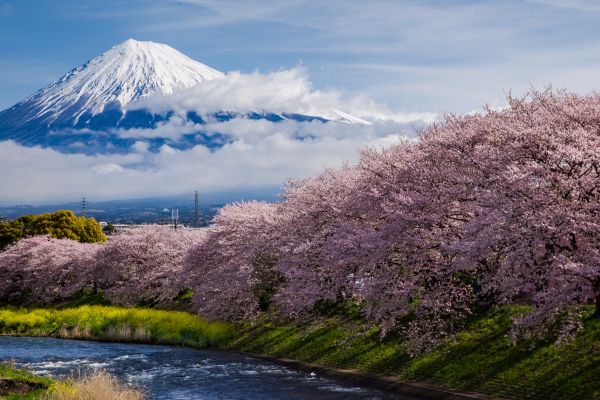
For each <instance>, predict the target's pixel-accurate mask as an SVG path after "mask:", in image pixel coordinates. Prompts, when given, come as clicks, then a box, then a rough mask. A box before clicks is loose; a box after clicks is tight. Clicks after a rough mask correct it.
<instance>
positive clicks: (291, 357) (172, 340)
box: [0, 306, 600, 400]
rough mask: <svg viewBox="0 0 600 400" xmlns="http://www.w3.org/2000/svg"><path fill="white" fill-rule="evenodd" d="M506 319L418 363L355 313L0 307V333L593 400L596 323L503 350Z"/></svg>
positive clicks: (469, 330)
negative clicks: (293, 315) (213, 352)
mask: <svg viewBox="0 0 600 400" xmlns="http://www.w3.org/2000/svg"><path fill="white" fill-rule="evenodd" d="M514 313H515V310H514V309H512V308H509V307H507V308H504V309H500V310H493V311H487V312H484V313H482V314H481V315H479V316H477V317H474V318H473V319H472V320H471V321H470V322H469V324H468V325H467V327H466V329H465V330H464V331H463V332H461V333H460V334H459V335H457V336H456V337H455V338H454V339H453V340H452V341H450V342H448V343H446V344H444V345H442V346H440V347H438V348H437V349H435V350H434V351H431V352H428V353H426V354H424V355H422V356H419V357H410V356H409V355H408V353H407V352H406V351H405V350H404V346H403V342H402V338H401V336H400V335H399V334H397V333H396V334H395V333H391V334H388V335H387V336H386V337H385V338H384V339H383V340H381V339H380V334H379V330H378V329H377V328H376V327H367V326H365V325H364V321H362V320H361V319H360V317H359V316H358V315H357V314H355V313H349V314H344V313H339V312H333V313H329V314H327V313H321V314H319V315H314V316H313V317H312V318H310V319H309V320H308V319H307V320H306V322H304V323H299V322H297V321H280V322H278V323H273V322H272V320H271V319H268V318H267V317H266V316H265V317H264V318H263V319H259V320H257V321H254V322H252V323H249V322H248V323H241V324H236V325H234V326H231V325H227V324H222V323H209V322H206V321H204V320H202V319H201V318H198V317H196V316H195V315H192V314H189V313H186V312H178V311H159V310H148V309H122V308H116V307H106V306H83V307H77V308H67V309H61V310H52V309H34V310H27V309H16V308H15V309H0V334H4V335H23V336H53V337H59V338H74V339H88V340H99V341H116V342H134V343H157V344H158V343H160V344H169V345H177V346H189V347H195V348H203V347H220V348H225V349H230V350H236V351H241V352H246V353H250V354H254V355H260V356H264V357H268V358H269V359H270V360H278V361H279V362H284V363H287V364H288V365H292V366H294V367H296V368H301V369H315V370H316V371H318V373H321V374H324V375H327V376H330V377H333V378H336V379H342V380H346V378H348V379H349V380H353V381H355V382H361V381H362V382H363V383H365V382H371V383H372V384H373V385H372V386H375V387H383V386H385V385H389V386H390V387H389V388H391V386H394V385H395V386H396V389H398V390H399V391H400V392H403V393H411V390H412V389H414V388H417V391H416V392H413V394H419V393H420V394H425V392H427V390H433V391H438V392H440V389H441V390H443V391H444V392H440V397H431V398H465V397H464V396H463V395H464V394H467V396H471V397H473V398H504V399H525V398H527V399H544V400H554V399H556V400H559V399H560V400H566V399H600V381H599V380H598V379H597V377H598V376H600V362H599V360H600V319H598V318H592V317H591V314H592V309H591V308H589V309H586V310H585V312H584V317H583V324H584V329H583V331H582V332H581V333H580V334H579V335H578V336H577V338H576V339H575V340H574V341H572V342H571V343H569V344H568V345H566V346H563V347H557V346H556V345H554V343H553V342H552V341H550V340H546V341H537V342H528V343H519V344H518V345H516V346H513V345H512V344H511V343H510V341H509V336H508V332H509V326H510V322H511V317H512V316H513V315H514ZM294 364H295V365H294ZM319 368H320V369H319ZM336 374H337V375H338V376H335V375H336ZM378 382H379V383H378ZM380 384H381V385H380ZM403 385H404V387H402V386H403ZM418 389H421V390H420V391H419V390H418ZM469 392H477V393H482V394H487V395H488V396H485V395H484V396H474V395H470V394H469ZM430 393H433V392H430ZM454 395H455V396H454ZM444 396H445V397H444ZM460 396H463V397H460Z"/></svg>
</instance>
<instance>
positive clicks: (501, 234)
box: [0, 91, 600, 351]
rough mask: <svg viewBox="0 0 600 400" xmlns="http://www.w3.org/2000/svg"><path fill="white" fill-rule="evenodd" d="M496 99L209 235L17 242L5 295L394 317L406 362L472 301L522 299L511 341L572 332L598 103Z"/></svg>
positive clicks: (582, 275)
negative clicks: (185, 301)
mask: <svg viewBox="0 0 600 400" xmlns="http://www.w3.org/2000/svg"><path fill="white" fill-rule="evenodd" d="M508 100H509V107H507V108H506V109H503V110H499V111H498V110H487V111H486V112H485V113H482V114H475V115H467V116H447V117H446V118H445V120H444V121H443V122H442V123H439V124H435V125H433V126H431V127H429V128H427V129H426V130H425V131H424V132H422V133H421V135H420V136H419V138H418V140H415V141H406V142H403V143H401V144H398V145H395V146H393V147H390V148H387V149H384V150H378V149H366V150H363V151H362V153H361V159H360V161H359V162H358V164H357V165H354V166H345V167H343V168H341V169H339V170H330V171H326V172H324V173H323V174H321V175H319V176H316V177H312V178H308V179H305V180H301V181H295V182H291V183H290V184H289V185H288V186H287V187H286V188H285V190H284V192H283V195H282V201H281V202H278V203H261V202H247V203H241V204H233V205H229V206H226V207H225V208H223V209H222V210H221V211H220V212H219V214H218V215H217V217H216V218H215V220H214V224H213V225H212V227H211V228H210V229H209V230H208V231H207V232H204V233H198V232H193V231H186V230H180V231H168V230H164V229H162V230H161V229H159V228H152V229H145V230H133V231H130V232H129V233H127V234H124V235H118V236H116V237H114V238H111V239H110V240H109V241H108V243H107V244H105V245H89V244H76V243H74V242H70V241H68V240H54V239H49V238H45V237H42V238H30V239H25V240H22V241H21V242H19V243H17V244H16V245H14V246H13V247H11V248H10V249H9V250H8V251H6V252H5V253H2V254H1V255H0V276H1V277H2V278H0V299H7V298H10V296H23V294H24V293H28V294H29V296H34V297H36V296H39V299H40V300H48V299H49V298H50V297H51V296H68V295H69V294H70V293H74V292H75V291H77V290H79V289H81V287H83V286H86V285H90V284H92V285H96V286H97V287H100V288H104V289H106V293H107V296H108V297H109V298H110V299H111V300H113V301H115V302H116V303H120V304H136V303H140V302H142V303H146V304H158V305H167V306H168V304H169V302H170V301H171V300H172V299H173V298H174V297H176V295H177V293H178V291H179V290H181V288H183V287H192V288H193V290H194V299H193V300H194V301H193V303H194V306H195V307H196V309H197V310H198V312H199V313H201V314H203V315H206V316H209V317H213V318H219V319H228V320H236V319H247V318H252V317H254V316H256V315H258V314H259V313H260V312H262V311H265V310H267V309H270V310H271V311H273V312H277V313H280V314H283V315H285V316H291V317H294V316H298V315H301V314H303V313H306V312H309V311H310V310H311V309H312V308H313V307H314V306H315V304H317V303H318V302H322V301H325V300H328V301H333V302H338V301H340V302H353V303H357V304H360V305H361V307H362V310H363V311H364V316H365V318H366V319H367V320H369V321H372V322H373V323H376V324H378V325H380V326H381V327H382V330H383V332H386V331H389V330H390V329H394V328H396V327H398V326H399V325H400V321H403V322H402V324H401V325H402V328H403V329H404V331H405V333H406V335H407V338H408V339H409V341H410V343H411V348H412V349H413V350H414V351H420V350H422V349H425V348H427V347H429V346H431V345H433V344H435V343H437V342H438V341H439V340H440V339H443V338H444V337H445V336H447V335H449V334H452V333H453V332H456V331H457V330H458V329H460V327H461V326H462V324H463V323H464V321H465V318H466V317H467V316H468V315H469V314H470V313H471V312H472V310H473V309H474V307H476V305H478V304H482V303H485V304H488V305H492V306H495V305H502V304H526V305H530V306H532V307H531V309H530V310H531V311H530V312H529V313H527V314H525V315H523V316H521V317H520V318H519V319H517V320H516V321H515V325H514V332H515V333H516V334H518V333H522V334H523V333H524V334H526V335H527V334H541V333H545V332H547V329H548V328H551V329H555V332H554V333H555V334H557V336H558V337H559V338H566V337H569V336H571V335H572V334H573V333H574V332H575V331H576V330H577V328H578V324H579V323H580V322H579V321H580V319H579V318H578V317H577V314H576V311H577V307H575V306H576V305H580V304H584V303H594V302H595V304H596V314H597V315H600V226H599V225H600V192H599V190H600V187H599V185H600V95H591V96H586V97H582V96H576V95H571V94H567V93H557V92H551V91H546V92H542V93H539V92H535V93H532V94H530V95H529V96H528V97H527V98H524V99H515V98H509V99H508ZM50 266H51V267H50ZM11 274H12V275H11ZM6 277H10V278H8V279H7V278H6Z"/></svg>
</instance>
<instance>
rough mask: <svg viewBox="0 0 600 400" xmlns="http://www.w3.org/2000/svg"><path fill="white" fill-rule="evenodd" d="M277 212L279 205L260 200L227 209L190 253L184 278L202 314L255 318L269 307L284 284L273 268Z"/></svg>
mask: <svg viewBox="0 0 600 400" xmlns="http://www.w3.org/2000/svg"><path fill="white" fill-rule="evenodd" d="M276 210H277V205H275V204H269V203H265V202H256V201H250V202H244V203H235V204H230V205H227V206H225V207H223V208H222V209H220V210H219V212H218V214H217V215H216V217H215V218H214V221H213V222H214V223H213V225H212V227H211V228H210V230H209V232H208V234H207V237H206V238H205V239H204V240H203V241H202V242H200V243H199V244H197V245H195V246H194V247H193V248H192V249H191V250H190V252H189V254H188V256H187V257H186V259H185V268H184V270H183V276H184V277H185V279H186V282H188V284H189V286H191V287H192V289H193V290H194V304H195V305H196V308H197V310H198V311H199V312H200V313H201V314H202V315H205V316H208V317H212V318H217V319H227V320H236V319H241V318H252V317H254V316H256V315H257V314H258V313H259V312H260V311H261V309H266V308H267V307H268V306H269V305H270V303H271V297H272V295H273V294H274V293H275V292H276V289H277V286H278V285H279V283H280V281H281V277H280V276H279V274H278V273H277V271H276V270H275V269H274V268H273V266H274V263H275V261H276V257H277V254H276V253H275V251H274V246H273V244H274V243H273V237H274V232H273V227H274V225H275V219H276Z"/></svg>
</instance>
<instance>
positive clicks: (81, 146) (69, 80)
mask: <svg viewBox="0 0 600 400" xmlns="http://www.w3.org/2000/svg"><path fill="white" fill-rule="evenodd" d="M238 75H239V73H238ZM255 75H256V74H254V75H249V76H250V78H249V79H250V80H252V79H254V78H256V76H255ZM231 76H232V75H231V74H229V75H227V77H226V75H225V74H224V73H222V72H220V71H217V70H216V69H213V68H211V67H209V66H207V65H204V64H202V63H200V62H197V61H195V60H192V59H191V58H189V57H187V56H185V55H184V54H182V53H180V52H179V51H177V50H175V49H173V48H172V47H170V46H167V45H165V44H159V43H154V42H140V41H136V40H133V39H129V40H126V41H125V42H123V43H121V44H119V45H116V46H114V47H112V48H111V49H110V50H108V51H107V52H105V53H104V54H102V55H101V56H99V57H96V58H94V59H92V60H90V61H88V62H87V63H86V64H84V65H82V66H80V67H77V68H75V69H73V70H72V71H70V72H69V73H67V74H66V75H64V76H63V77H62V78H60V79H59V80H57V81H56V82H54V83H52V84H50V85H48V86H46V87H45V88H43V89H41V90H39V91H38V92H37V93H35V94H33V95H32V96H30V97H28V98H27V99H25V100H23V101H21V102H19V103H18V104H16V105H14V106H13V107H11V108H9V109H6V110H4V111H1V112H0V141H2V140H15V141H16V142H18V143H19V144H22V145H26V146H42V147H50V148H54V149H58V150H60V151H64V152H77V153H79V152H83V153H89V154H95V153H99V152H100V153H111V152H116V151H119V152H127V151H129V150H130V148H131V146H132V145H133V144H134V143H135V141H136V140H138V139H140V140H144V141H145V142H146V143H147V144H149V146H150V147H149V148H150V150H151V151H155V150H157V149H159V148H160V147H161V146H162V145H164V144H168V145H169V146H173V147H175V148H181V149H186V148H191V147H193V146H195V145H198V144H202V145H205V146H207V147H209V148H214V147H219V146H223V145H224V144H226V143H228V142H230V141H231V140H233V139H231V137H229V136H227V135H225V134H223V133H222V132H221V131H220V130H219V128H218V127H217V128H215V125H218V124H219V123H225V122H227V121H232V120H263V121H269V122H271V123H274V124H277V123H279V122H282V121H294V122H297V123H298V124H302V123H310V122H320V123H328V122H331V121H335V122H341V123H348V124H359V125H369V122H368V121H365V120H363V119H360V118H357V117H355V116H352V115H350V114H347V113H345V112H343V111H340V110H338V109H335V108H333V107H331V108H329V107H328V102H327V101H325V102H321V103H323V104H321V106H320V107H317V108H315V109H314V110H311V111H310V112H308V111H306V110H307V108H306V107H304V108H303V107H302V104H298V110H297V111H296V110H294V108H295V100H294V101H291V102H289V101H288V103H289V104H287V106H286V107H287V109H288V110H287V111H285V112H284V111H283V110H281V109H278V108H280V107H278V104H277V103H276V102H272V103H273V104H271V103H269V104H268V105H267V106H266V107H261V106H257V107H256V108H257V109H256V110H254V109H252V107H251V106H252V105H251V106H250V107H248V106H245V107H241V108H236V105H235V100H236V99H242V100H245V101H248V97H250V98H252V96H251V95H253V94H256V93H257V92H258V94H259V95H260V96H258V97H259V98H264V97H266V98H269V99H270V97H271V96H276V95H277V94H278V91H283V92H286V91H288V90H292V92H293V91H294V90H298V82H292V83H293V84H295V86H294V85H292V88H291V89H289V88H287V87H283V89H282V87H281V85H279V86H278V85H272V84H271V83H272V80H273V79H274V78H273V75H264V76H262V77H261V79H263V80H264V82H259V84H256V82H254V83H253V85H250V87H234V89H233V90H230V88H228V87H227V78H230V77H231ZM209 81H210V82H209ZM230 83H231V82H230ZM285 83H286V84H287V81H286V82H285ZM300 83H303V82H300ZM270 84H271V85H270ZM300 86H301V85H300ZM202 87H203V88H204V92H206V93H204V92H202V91H199V92H196V91H194V89H198V88H202ZM190 88H193V89H190ZM186 89H190V90H186ZM301 89H302V87H301ZM270 92H272V93H270ZM203 93H204V94H203ZM292 94H293V93H292ZM177 96H179V98H182V101H181V102H180V103H179V104H174V103H172V102H170V101H169V99H171V100H172V98H173V97H177ZM209 96H212V98H213V100H214V98H215V96H216V97H217V98H218V100H219V101H217V106H216V107H213V108H212V109H207V110H206V111H205V112H202V111H201V110H200V111H196V109H195V108H194V107H193V106H192V105H193V104H194V103H195V104H198V103H202V102H206V101H207V97H209ZM261 96H262V97H261ZM284 97H285V96H284ZM298 97H299V98H302V96H298ZM304 97H306V96H304ZM309 97H310V96H309ZM286 98H287V97H286ZM139 100H143V101H142V102H139ZM149 100H153V101H159V102H164V104H163V105H164V107H163V108H164V109H161V110H160V111H153V110H152V109H151V108H148V107H147V106H143V104H144V101H149ZM192 100H193V101H192ZM232 101H233V103H234V104H229V103H231V102H232ZM334 103H335V102H334ZM140 104H142V107H140ZM332 105H333V104H332ZM270 106H273V108H274V109H270V108H271V107H270ZM221 108H222V109H221ZM302 109H304V110H305V111H304V112H302V111H301V110H302ZM320 109H324V111H320ZM210 129H213V131H211V130H210Z"/></svg>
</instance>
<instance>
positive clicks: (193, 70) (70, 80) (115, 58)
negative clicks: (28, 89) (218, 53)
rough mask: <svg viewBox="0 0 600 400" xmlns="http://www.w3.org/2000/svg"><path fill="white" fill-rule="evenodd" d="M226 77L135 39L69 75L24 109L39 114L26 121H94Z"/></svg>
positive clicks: (167, 48)
mask: <svg viewBox="0 0 600 400" xmlns="http://www.w3.org/2000/svg"><path fill="white" fill-rule="evenodd" d="M223 76H224V74H223V73H222V72H220V71H217V70H216V69H213V68H211V67H209V66H207V65H204V64H202V63H200V62H197V61H195V60H192V59H191V58H189V57H187V56H186V55H184V54H182V53H180V52H179V51H177V50H175V49H174V48H172V47H170V46H168V45H165V44H160V43H154V42H141V41H137V40H133V39H129V40H126V41H125V42H123V43H121V44H118V45H116V46H114V47H112V48H111V49H110V50H108V51H107V52H105V53H104V54H102V55H100V56H99V57H96V58H94V59H92V60H90V61H88V62H87V63H86V64H84V65H82V66H80V67H78V68H75V69H74V70H72V71H70V72H69V73H67V74H66V75H64V76H63V77H62V78H60V79H59V80H58V81H56V82H54V83H52V84H51V85H49V86H47V87H45V88H44V89H42V90H40V91H39V92H37V93H36V94H34V95H33V96H31V97H29V98H28V99H26V100H24V101H23V102H22V103H20V104H23V103H30V105H31V106H32V109H35V110H36V112H35V113H34V114H33V115H29V116H28V117H29V118H28V119H38V118H41V119H46V118H47V122H48V123H52V122H54V121H56V120H58V119H72V121H73V124H76V123H77V121H78V119H79V118H80V117H81V116H82V115H83V114H84V113H85V114H88V113H89V114H91V115H92V116H94V115H96V114H99V113H101V112H103V111H104V110H105V109H106V108H107V107H110V106H120V107H123V106H125V105H127V104H129V103H131V102H133V101H136V100H138V99H139V98H141V97H144V96H147V95H150V94H152V93H161V94H171V93H173V92H175V91H176V90H177V89H182V88H188V87H191V86H194V85H196V84H198V83H200V82H203V81H207V80H212V79H217V78H221V77H223Z"/></svg>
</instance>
